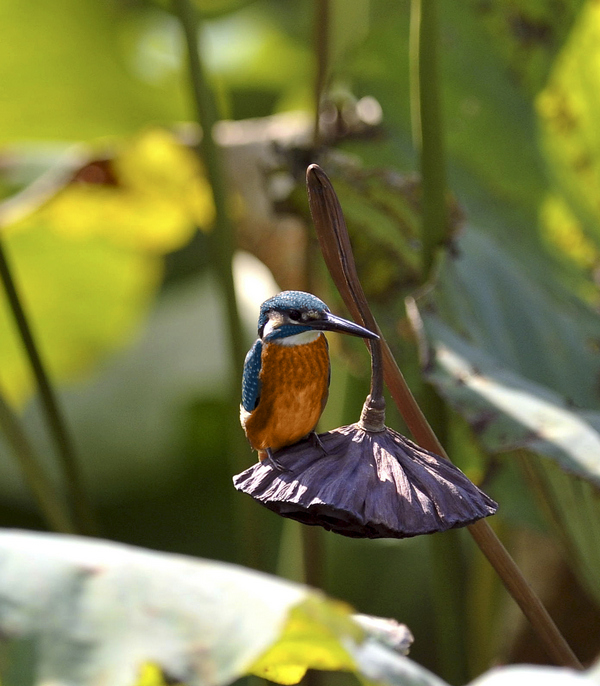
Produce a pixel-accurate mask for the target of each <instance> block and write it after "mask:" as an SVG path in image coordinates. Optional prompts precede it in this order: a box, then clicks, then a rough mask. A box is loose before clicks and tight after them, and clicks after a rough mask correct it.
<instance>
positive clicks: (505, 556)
mask: <svg viewBox="0 0 600 686" xmlns="http://www.w3.org/2000/svg"><path fill="white" fill-rule="evenodd" d="M306 179H307V186H308V197H309V204H310V209H311V214H312V217H313V221H314V224H315V229H316V232H317V237H318V239H319V244H320V245H321V251H322V253H323V257H324V258H325V263H326V264H327V268H328V269H329V273H330V274H331V277H332V278H333V281H334V283H335V284H336V286H337V288H338V290H339V292H340V294H341V296H342V298H343V300H344V303H345V304H346V307H347V308H348V310H349V311H350V313H351V314H352V316H353V317H354V318H355V319H357V320H358V321H360V322H361V323H362V324H364V325H365V326H367V327H368V328H370V329H371V330H373V331H377V332H378V333H379V335H380V336H381V345H382V351H383V368H384V377H385V382H386V384H387V387H388V388H389V390H390V393H391V395H392V398H393V399H394V402H395V403H396V405H397V406H398V410H399V411H400V413H401V414H402V416H403V418H404V421H405V422H406V424H407V426H408V428H409V429H410V431H411V433H412V435H413V436H414V438H415V440H416V442H417V443H419V444H420V445H421V446H422V447H424V448H426V449H427V450H430V451H431V452H433V453H436V454H438V455H442V456H443V457H445V458H447V459H448V456H447V454H446V452H445V450H444V448H443V447H442V445H441V443H440V442H439V440H438V438H437V436H436V435H435V433H434V431H433V429H432V428H431V426H430V425H429V422H428V421H427V419H426V418H425V415H424V414H423V412H422V411H421V408H420V407H419V405H418V403H417V401H416V400H415V398H414V396H413V394H412V393H411V391H410V388H409V387H408V385H407V383H406V381H405V379H404V376H403V375H402V372H401V371H400V369H399V367H398V365H397V364H396V360H395V359H394V356H393V355H392V352H391V350H390V348H389V346H388V345H387V343H386V341H385V339H384V338H383V335H382V334H381V331H380V330H379V327H378V326H377V323H376V321H375V317H374V316H373V313H372V312H371V310H370V307H369V304H368V301H367V298H366V296H365V293H364V291H363V289H362V286H361V284H360V281H359V279H358V273H357V271H356V265H355V263H354V258H353V253H352V248H351V245H350V238H349V236H348V230H347V228H346V223H345V221H344V216H343V214H342V209H341V207H340V204H339V201H338V199H337V195H336V193H335V191H334V189H333V186H332V185H331V182H330V181H329V179H328V178H327V175H326V174H325V172H324V171H323V170H322V169H321V168H320V167H319V166H318V165H316V164H312V165H311V166H310V167H309V168H308V169H307V172H306ZM468 529H469V532H470V533H471V535H472V536H473V538H474V540H475V542H476V543H477V545H478V546H479V548H480V549H481V551H482V552H483V554H484V555H485V556H486V557H487V559H488V560H489V562H490V563H491V565H492V566H493V568H494V569H495V571H496V573H497V574H498V576H499V577H500V579H501V580H502V583H503V584H504V586H505V587H506V589H507V590H508V592H509V593H510V595H511V596H512V597H513V599H514V600H515V601H516V603H517V604H518V605H519V607H520V608H521V610H522V611H523V614H524V615H525V616H526V617H527V619H528V620H529V622H530V623H531V626H532V627H533V629H534V630H535V631H536V633H537V635H538V637H539V639H540V642H541V643H542V645H543V646H544V648H545V649H546V651H547V652H548V655H549V656H550V657H551V658H552V659H553V660H555V661H556V663H557V664H560V665H563V666H566V667H572V668H574V669H583V667H582V665H581V663H580V662H579V660H578V659H577V656H576V655H575V654H574V653H573V651H572V650H571V648H570V646H569V644H568V643H567V642H566V640H565V639H564V637H563V635H562V634H561V633H560V631H559V630H558V628H557V626H556V624H555V623H554V622H553V620H552V618H551V617H550V615H549V614H548V612H547V611H546V609H545V608H544V606H543V605H542V603H541V601H540V599H539V598H538V597H537V596H536V594H535V593H534V592H533V590H532V589H531V587H530V586H529V584H528V583H527V581H526V580H525V578H524V576H523V574H522V573H521V570H520V569H519V568H518V566H517V565H516V563H515V562H514V560H513V559H512V557H511V556H510V554H509V553H508V551H507V550H506V548H505V547H504V546H503V545H502V543H501V542H500V540H499V539H498V537H497V536H496V534H495V533H494V531H493V530H492V528H491V527H490V525H489V524H488V523H487V522H486V521H485V520H483V519H481V520H479V521H478V522H475V524H471V525H470V526H469V527H468Z"/></svg>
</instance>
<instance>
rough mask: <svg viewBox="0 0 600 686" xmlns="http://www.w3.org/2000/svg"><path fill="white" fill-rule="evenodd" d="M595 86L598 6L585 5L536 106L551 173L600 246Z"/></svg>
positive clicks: (599, 50) (599, 73) (599, 78)
mask: <svg viewBox="0 0 600 686" xmlns="http://www.w3.org/2000/svg"><path fill="white" fill-rule="evenodd" d="M599 87H600V8H598V5H597V3H595V2H591V1H588V2H586V3H585V5H584V8H583V10H582V11H581V13H580V15H579V17H578V20H577V23H576V25H575V27H574V28H573V30H572V32H571V34H570V36H569V39H568V41H567V43H566V44H565V46H564V47H563V49H562V51H561V53H560V55H559V56H558V58H557V60H556V62H555V64H554V66H553V69H552V73H551V75H550V78H549V81H548V85H547V86H546V88H545V89H544V90H543V91H542V92H541V93H540V95H539V97H538V98H537V101H536V104H537V111H538V114H539V118H540V123H541V127H542V134H543V145H544V150H545V152H546V155H547V159H548V162H549V167H550V172H551V175H552V177H553V179H554V181H555V182H556V183H557V185H558V188H559V189H560V191H561V192H562V193H563V194H564V196H565V198H566V199H567V201H568V203H569V205H570V207H571V209H572V212H573V213H574V214H575V216H577V218H578V219H579V220H580V221H581V223H582V227H583V229H584V231H585V232H586V234H587V235H588V236H589V237H590V238H592V239H593V241H594V242H595V244H596V246H598V245H600V207H599V206H598V185H599V184H600V137H599V136H598V127H597V122H598V118H599V117H600V103H599V102H598V88H599Z"/></svg>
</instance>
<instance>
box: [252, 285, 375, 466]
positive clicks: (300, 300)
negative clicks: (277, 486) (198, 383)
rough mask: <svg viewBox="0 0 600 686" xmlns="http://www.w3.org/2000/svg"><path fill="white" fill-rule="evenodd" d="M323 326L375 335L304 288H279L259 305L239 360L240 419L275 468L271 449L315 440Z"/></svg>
mask: <svg viewBox="0 0 600 686" xmlns="http://www.w3.org/2000/svg"><path fill="white" fill-rule="evenodd" d="M324 331H337V332H339V333H345V334H350V335H351V336H360V337H361V338H370V339H376V338H379V336H378V335H377V334H375V333H373V332H372V331H369V330H368V329H365V328H364V327H362V326H359V325H358V324H354V323H353V322H350V321H348V320H347V319H342V318H341V317H337V316H336V315H334V314H332V313H331V312H330V310H329V308H328V307H327V305H326V304H325V303H324V302H323V301H322V300H320V299H319V298H317V297H316V296H314V295H311V294H310V293H304V292H303V291H283V292H282V293H279V294H278V295H276V296H274V297H273V298H269V300H265V302H264V303H263V304H262V305H261V308H260V315H259V318H258V339H257V340H256V342H255V343H254V345H253V346H252V348H251V349H250V351H249V352H248V354H247V355H246V360H245V362H244V376H243V380H242V404H241V407H240V420H241V423H242V427H243V428H244V432H245V433H246V437H247V438H248V441H249V442H250V445H251V446H252V447H253V448H254V449H255V450H257V451H258V458H259V460H261V461H262V460H265V459H268V460H269V462H270V463H271V464H272V465H273V466H274V467H276V468H278V469H282V468H281V465H280V464H279V463H278V462H277V461H276V460H275V459H274V457H273V452H274V451H276V450H279V449H280V448H283V447H285V446H288V445H292V444H293V443H296V442H298V441H299V440H301V439H303V438H306V437H308V436H313V437H314V438H315V439H316V440H317V441H318V438H317V435H316V433H314V430H315V427H316V425H317V422H318V421H319V417H320V416H321V414H322V413H323V409H324V408H325V403H326V402H327V396H328V394H329V380H330V364H329V350H328V345H327V339H326V338H325V336H324V334H323V332H324ZM321 447H322V446H321Z"/></svg>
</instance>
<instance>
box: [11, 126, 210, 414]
mask: <svg viewBox="0 0 600 686" xmlns="http://www.w3.org/2000/svg"><path fill="white" fill-rule="evenodd" d="M73 162H77V164H75V165H73V166H69V161H68V156H66V157H62V158H60V157H59V158H57V164H56V165H55V166H54V168H51V169H50V170H48V171H46V173H45V175H43V176H42V177H40V178H39V179H37V180H36V181H34V182H32V184H31V185H30V186H28V187H27V188H26V189H25V190H23V191H22V192H21V193H20V194H19V195H17V196H15V197H13V198H11V199H9V200H7V201H5V202H4V203H3V205H2V206H0V211H1V212H2V220H3V223H4V226H3V231H4V234H5V235H6V242H7V249H8V251H9V253H10V256H11V257H12V261H13V262H14V264H15V268H16V270H17V276H18V285H19V286H20V287H21V288H22V291H23V296H24V299H25V302H26V304H27V309H28V314H29V316H30V317H31V320H32V322H33V325H34V328H35V331H36V333H37V334H38V336H39V338H40V343H41V346H42V349H43V352H44V355H45V356H46V358H47V360H48V364H49V366H50V371H51V373H52V375H53V377H54V378H55V379H59V380H62V379H65V378H66V379H70V378H73V377H74V376H76V375H77V374H79V373H81V372H82V371H85V370H87V369H89V368H90V367H91V366H92V364H93V363H94V362H96V361H97V360H98V359H99V358H100V357H101V356H103V355H106V353H108V352H110V351H112V350H115V349H116V348H118V347H119V346H120V345H121V344H122V343H123V342H124V341H125V340H127V338H128V337H129V336H130V335H131V334H132V332H133V331H134V330H135V328H136V326H137V325H138V324H139V322H140V320H141V318H142V316H143V315H144V314H145V313H146V312H147V308H148V305H149V304H150V302H151V299H152V297H153V295H154V293H155V292H156V287H157V286H158V283H159V278H160V276H161V273H162V261H161V260H160V259H158V257H156V255H159V254H161V253H164V252H166V251H169V250H174V249H176V248H180V247H181V246H182V245H184V244H185V243H187V242H188V241H189V240H190V238H191V237H192V235H193V233H194V231H195V230H196V227H204V228H208V227H209V226H210V224H211V222H212V220H213V215H214V208H213V204H212V197H211V191H210V187H209V185H208V182H207V181H206V179H205V177H204V175H203V172H202V170H201V168H200V165H199V162H198V160H197V158H196V156H195V155H194V154H193V152H192V151H191V150H190V149H189V148H187V147H184V146H183V145H182V144H181V143H179V142H178V141H177V140H176V138H175V137H174V136H173V135H172V134H170V133H168V132H167V131H165V130H162V129H158V128H155V129H147V130H145V131H143V132H141V133H139V134H138V135H137V136H135V137H133V138H132V139H130V140H126V141H123V142H121V143H120V144H119V145H117V144H116V143H115V145H114V146H113V147H112V148H111V149H110V150H109V151H107V153H106V155H105V156H101V157H95V156H93V155H92V154H91V153H90V151H88V150H85V151H84V150H80V151H79V152H78V154H77V155H75V154H74V153H73V154H72V155H71V163H70V164H73ZM0 297H1V298H2V300H1V301H0V302H2V303H3V298H4V296H3V295H2V296H0ZM0 331H3V332H6V335H3V336H2V337H1V340H0V354H1V355H2V356H3V359H4V361H5V365H4V368H3V379H2V381H3V384H4V386H5V388H6V390H7V393H8V394H9V396H10V397H11V398H13V399H14V400H17V401H18V400H22V399H23V398H24V397H26V396H27V394H28V393H29V392H30V390H31V379H30V373H29V370H28V367H27V364H26V362H25V360H24V358H23V355H22V353H21V350H20V341H19V340H18V339H17V337H16V334H15V332H14V326H13V325H12V321H11V316H10V313H9V312H8V311H7V307H6V306H5V305H4V304H3V307H2V310H0Z"/></svg>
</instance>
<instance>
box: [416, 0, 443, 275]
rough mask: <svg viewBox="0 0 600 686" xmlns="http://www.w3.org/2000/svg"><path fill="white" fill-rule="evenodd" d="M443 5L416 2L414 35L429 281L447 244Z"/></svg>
mask: <svg viewBox="0 0 600 686" xmlns="http://www.w3.org/2000/svg"><path fill="white" fill-rule="evenodd" d="M437 48H438V30H437V0H412V4H411V36H410V52H411V54H410V60H411V65H410V75H411V115H412V120H413V140H414V143H415V147H416V148H417V150H419V152H420V156H421V183H422V204H421V206H422V210H421V242H422V269H423V281H426V280H427V279H428V278H429V276H430V273H431V269H432V267H433V266H434V264H435V258H436V254H437V251H438V248H439V247H440V246H441V245H442V244H443V243H444V241H445V239H446V230H447V228H446V227H447V217H446V199H445V198H446V172H445V151H444V139H443V126H442V108H441V103H440V95H439V92H440V88H439V76H438V60H437Z"/></svg>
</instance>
